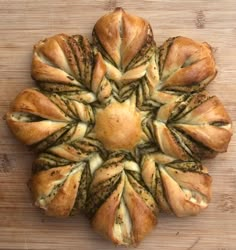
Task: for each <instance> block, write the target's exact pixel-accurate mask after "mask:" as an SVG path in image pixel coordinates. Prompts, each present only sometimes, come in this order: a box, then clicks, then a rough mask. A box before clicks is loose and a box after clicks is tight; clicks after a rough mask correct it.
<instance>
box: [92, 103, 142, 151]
mask: <svg viewBox="0 0 236 250" xmlns="http://www.w3.org/2000/svg"><path fill="white" fill-rule="evenodd" d="M95 124H96V125H95V133H96V137H97V138H98V139H99V140H100V141H101V142H102V143H103V144H104V146H105V148H106V149H108V150H119V149H126V150H132V149H133V148H134V147H135V146H136V144H137V143H138V142H139V141H140V140H141V135H142V129H141V117H140V114H139V113H138V112H137V111H136V110H135V109H133V108H132V106H129V105H126V104H125V103H123V104H121V103H118V102H116V103H112V104H110V105H109V106H107V107H106V108H105V109H104V110H101V111H100V112H98V113H97V115H96V122H95Z"/></svg>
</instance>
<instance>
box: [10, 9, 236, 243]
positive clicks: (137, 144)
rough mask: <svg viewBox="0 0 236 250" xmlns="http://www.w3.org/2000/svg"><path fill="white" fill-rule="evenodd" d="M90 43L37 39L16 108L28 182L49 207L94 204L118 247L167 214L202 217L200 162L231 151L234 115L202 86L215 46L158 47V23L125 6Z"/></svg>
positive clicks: (98, 226)
mask: <svg viewBox="0 0 236 250" xmlns="http://www.w3.org/2000/svg"><path fill="white" fill-rule="evenodd" d="M92 35H93V43H92V44H91V43H90V42H89V41H88V40H87V39H86V38H84V37H83V36H81V35H75V36H68V35H65V34H59V35H55V36H53V37H51V38H48V39H45V40H43V41H40V42H39V43H38V44H36V45H35V47H34V53H33V61H32V78H33V79H34V80H35V82H36V84H37V87H38V88H29V89H26V90H24V91H23V92H21V93H20V94H19V95H18V96H17V97H16V99H15V100H14V101H13V103H12V105H11V107H10V110H9V112H8V113H7V124H8V126H9V128H10V129H11V131H12V132H13V134H14V135H15V136H16V137H17V138H18V139H19V140H20V141H22V142H23V143H25V144H26V145H29V146H31V147H32V148H33V149H34V150H35V151H36V152H38V156H37V159H36V160H35V162H34V164H33V175H32V178H31V179H30V181H29V187H30V189H31V191H32V194H33V199H34V201H35V204H36V206H38V207H40V208H42V209H44V210H45V212H46V214H47V215H50V216H62V217H65V216H69V215H74V214H76V213H78V212H83V213H85V214H86V215H87V216H88V217H89V218H90V220H91V224H92V226H93V228H95V230H97V231H98V232H100V233H101V234H103V235H104V236H105V237H107V238H108V239H110V240H111V241H113V242H114V243H115V244H118V245H120V244H121V245H137V244H138V243H139V242H140V241H141V240H142V239H143V238H144V237H145V235H146V234H148V233H149V232H150V231H151V230H152V229H153V227H154V226H155V225H156V224H157V217H158V212H159V211H163V212H168V213H173V214H175V215H176V216H179V217H182V216H188V215H196V214H198V213H199V212H200V211H202V210H203V209H205V208H206V207H207V206H208V203H209V201H210V199H211V181H212V180H211V177H210V176H209V174H208V171H207V169H206V167H203V166H202V164H201V162H200V160H201V159H204V158H212V157H215V156H216V154H217V153H219V152H225V151H226V150H227V146H228V143H229V141H230V138H231V135H232V131H231V120H230V117H229V115H228V114H227V112H226V110H225V108H224V106H223V105H222V103H221V102H220V101H219V99H218V98H217V97H215V96H211V95H209V94H208V93H207V92H206V91H205V90H204V88H205V86H206V85H207V84H208V83H209V82H210V81H212V80H213V79H214V77H215V75H216V72H217V71H216V67H215V61H214V58H213V55H212V51H211V48H210V46H209V45H208V44H207V43H198V42H195V41H193V40H191V39H189V38H185V37H175V38H170V39H168V40H167V41H166V42H165V43H164V44H163V45H162V46H160V47H159V48H157V47H156V44H155V41H154V39H153V33H152V29H151V26H150V24H149V23H148V22H147V21H146V20H144V19H142V18H139V17H136V16H132V15H130V14H128V13H126V12H124V10H123V9H121V8H117V9H115V11H114V12H112V13H109V14H107V15H105V16H103V17H102V18H100V19H99V20H98V22H97V23H96V25H95V27H94V30H93V34H92Z"/></svg>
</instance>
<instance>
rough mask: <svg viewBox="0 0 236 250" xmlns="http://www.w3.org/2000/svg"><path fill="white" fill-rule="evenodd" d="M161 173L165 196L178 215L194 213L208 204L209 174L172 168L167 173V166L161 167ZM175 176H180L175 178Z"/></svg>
mask: <svg viewBox="0 0 236 250" xmlns="http://www.w3.org/2000/svg"><path fill="white" fill-rule="evenodd" d="M173 173H174V174H173ZM178 173H179V174H178ZM180 173H181V174H180ZM161 175H162V180H163V185H164V187H165V194H166V198H167V200H168V202H169V204H170V206H171V208H172V211H173V212H174V213H175V215H177V216H178V217H183V216H189V215H196V214H198V213H199V212H200V211H201V210H202V209H204V208H206V207H207V206H208V202H209V201H210V197H211V177H210V176H209V175H205V174H198V173H194V174H193V173H185V172H182V171H180V170H172V171H171V172H170V173H169V172H168V168H167V170H164V169H163V168H161ZM175 176H180V178H179V179H177V180H176V179H174V177H175ZM192 190H193V191H192Z"/></svg>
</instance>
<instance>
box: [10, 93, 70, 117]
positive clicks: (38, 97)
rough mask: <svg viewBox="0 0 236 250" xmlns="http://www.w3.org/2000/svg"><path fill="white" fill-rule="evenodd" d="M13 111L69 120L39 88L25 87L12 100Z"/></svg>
mask: <svg viewBox="0 0 236 250" xmlns="http://www.w3.org/2000/svg"><path fill="white" fill-rule="evenodd" d="M10 111H11V112H24V113H30V114H34V115H37V116H40V117H42V118H45V119H50V120H54V121H68V120H70V118H69V117H68V116H66V115H65V113H63V112H62V111H61V109H60V108H58V107H57V106H56V105H55V104H54V103H53V102H51V101H50V99H48V98H47V96H45V95H43V94H42V93H40V91H39V90H37V89H25V90H23V91H22V92H21V93H20V94H18V96H17V97H16V99H15V100H14V101H13V102H12V104H11V107H10Z"/></svg>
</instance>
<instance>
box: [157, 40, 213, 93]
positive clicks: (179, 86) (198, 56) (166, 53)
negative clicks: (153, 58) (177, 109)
mask: <svg viewBox="0 0 236 250" xmlns="http://www.w3.org/2000/svg"><path fill="white" fill-rule="evenodd" d="M158 56H159V61H160V71H161V85H160V88H161V89H171V90H181V91H187V92H189V91H193V90H197V89H195V88H196V86H197V88H198V89H199V88H200V89H201V88H203V87H204V86H205V85H207V84H208V83H209V82H210V81H212V80H213V79H214V77H215V75H216V73H217V70H216V65H215V60H214V57H213V55H212V51H211V48H210V46H209V45H208V44H207V43H199V42H196V41H193V40H192V39H189V38H186V37H181V36H180V37H175V38H170V39H169V40H167V41H166V42H165V43H164V44H163V45H162V46H161V47H160V50H159V54H158ZM195 85H196V86H195Z"/></svg>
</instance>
